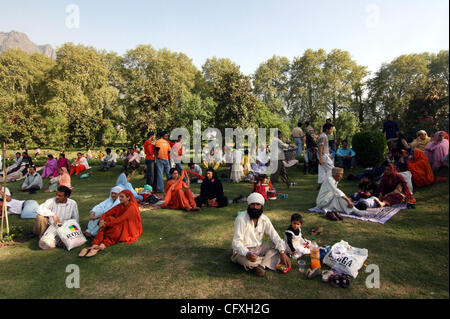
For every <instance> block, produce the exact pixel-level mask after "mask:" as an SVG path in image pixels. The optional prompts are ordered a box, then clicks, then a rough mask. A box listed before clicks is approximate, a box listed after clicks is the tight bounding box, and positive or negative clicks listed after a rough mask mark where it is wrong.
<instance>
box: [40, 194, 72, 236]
mask: <svg viewBox="0 0 450 319" xmlns="http://www.w3.org/2000/svg"><path fill="white" fill-rule="evenodd" d="M70 194H71V190H70V188H68V187H66V186H59V187H58V190H57V192H56V197H54V198H50V199H47V200H46V201H45V202H44V203H43V204H41V205H40V206H39V207H38V209H37V214H38V215H37V217H36V223H35V224H34V229H33V233H34V234H35V235H37V236H39V237H42V235H43V234H44V233H45V231H46V230H47V228H48V226H49V225H50V224H52V225H58V224H63V223H64V222H65V221H67V220H69V219H75V220H76V221H77V222H78V221H79V215H78V205H77V202H75V201H74V200H72V199H70V198H69V197H70Z"/></svg>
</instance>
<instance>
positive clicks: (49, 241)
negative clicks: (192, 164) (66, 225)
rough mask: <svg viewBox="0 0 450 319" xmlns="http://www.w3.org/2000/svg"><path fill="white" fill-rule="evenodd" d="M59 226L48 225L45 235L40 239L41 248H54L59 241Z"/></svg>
mask: <svg viewBox="0 0 450 319" xmlns="http://www.w3.org/2000/svg"><path fill="white" fill-rule="evenodd" d="M57 232H58V227H57V226H55V225H50V226H48V228H47V230H46V231H45V233H44V235H42V237H41V239H39V247H40V248H41V249H52V248H55V247H56V245H57V244H58V242H59V238H58V234H57Z"/></svg>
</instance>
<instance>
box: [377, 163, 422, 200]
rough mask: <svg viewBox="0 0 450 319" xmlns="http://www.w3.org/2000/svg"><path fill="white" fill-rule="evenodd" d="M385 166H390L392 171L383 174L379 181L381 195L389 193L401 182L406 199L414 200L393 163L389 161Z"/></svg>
mask: <svg viewBox="0 0 450 319" xmlns="http://www.w3.org/2000/svg"><path fill="white" fill-rule="evenodd" d="M387 166H389V167H390V168H391V171H392V173H391V174H390V175H385V174H384V175H383V178H382V179H381V182H380V189H379V191H380V193H382V194H383V195H386V194H389V193H391V192H392V191H394V190H395V188H396V187H397V185H398V184H400V183H401V184H402V191H403V194H404V195H405V199H406V200H408V201H411V200H414V197H413V196H412V194H411V192H410V190H409V188H408V185H407V184H406V181H405V179H404V178H403V176H402V175H400V174H399V173H398V172H397V169H396V167H395V164H393V163H389V164H388V165H387Z"/></svg>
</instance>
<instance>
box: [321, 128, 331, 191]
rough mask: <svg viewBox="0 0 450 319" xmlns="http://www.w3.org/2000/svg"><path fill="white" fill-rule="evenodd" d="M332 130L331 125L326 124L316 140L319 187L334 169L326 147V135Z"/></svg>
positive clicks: (327, 146)
mask: <svg viewBox="0 0 450 319" xmlns="http://www.w3.org/2000/svg"><path fill="white" fill-rule="evenodd" d="M332 130H333V124H330V123H326V124H325V125H324V126H323V132H322V134H320V136H319V139H318V140H317V145H318V148H319V151H318V153H317V157H318V158H317V159H318V160H319V177H318V184H319V187H320V185H322V183H323V182H324V181H325V178H327V177H328V176H331V170H332V169H333V167H334V164H333V159H332V158H331V155H330V147H329V145H328V136H327V135H328V134H330V133H331V132H332Z"/></svg>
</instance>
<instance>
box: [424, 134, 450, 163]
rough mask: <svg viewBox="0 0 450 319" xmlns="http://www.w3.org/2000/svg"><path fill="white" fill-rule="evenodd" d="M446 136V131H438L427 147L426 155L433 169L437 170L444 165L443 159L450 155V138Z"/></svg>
mask: <svg viewBox="0 0 450 319" xmlns="http://www.w3.org/2000/svg"><path fill="white" fill-rule="evenodd" d="M444 137H445V132H444V131H439V132H436V134H434V141H433V142H430V143H428V144H427V146H426V147H425V155H426V156H427V157H428V160H429V161H430V164H431V167H432V168H433V171H437V170H438V169H439V168H440V167H441V166H443V165H444V162H443V159H444V157H446V156H447V155H448V140H447V139H445V138H444Z"/></svg>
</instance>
